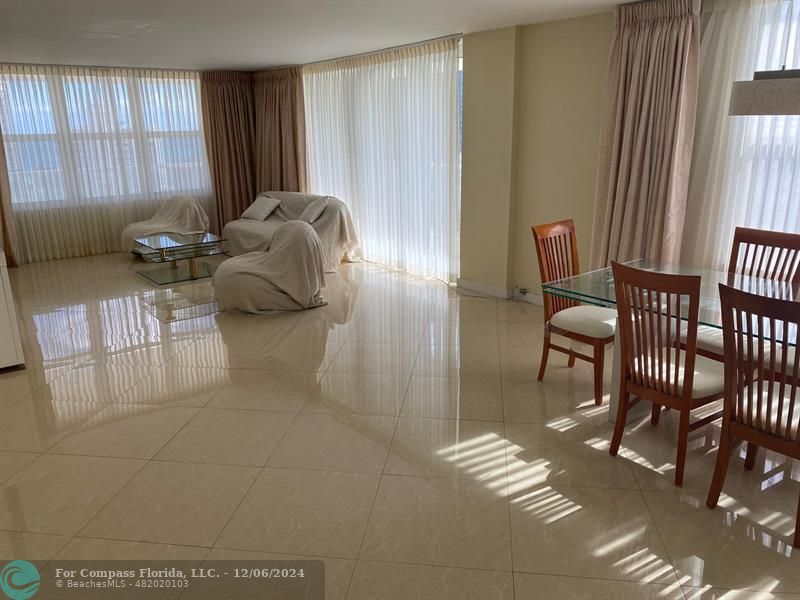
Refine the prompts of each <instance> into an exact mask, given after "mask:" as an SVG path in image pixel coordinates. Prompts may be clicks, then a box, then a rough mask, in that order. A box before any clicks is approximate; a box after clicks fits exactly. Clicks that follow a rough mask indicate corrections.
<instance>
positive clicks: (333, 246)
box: [222, 192, 359, 272]
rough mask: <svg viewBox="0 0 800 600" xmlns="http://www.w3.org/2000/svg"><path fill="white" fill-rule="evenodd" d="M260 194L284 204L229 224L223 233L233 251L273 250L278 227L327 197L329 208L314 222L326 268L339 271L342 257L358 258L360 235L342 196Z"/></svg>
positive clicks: (236, 253) (230, 251)
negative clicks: (260, 216)
mask: <svg viewBox="0 0 800 600" xmlns="http://www.w3.org/2000/svg"><path fill="white" fill-rule="evenodd" d="M259 196H266V197H268V198H274V199H275V200H279V201H280V204H279V205H278V207H277V208H276V209H275V210H274V211H273V212H272V213H271V214H270V215H269V216H268V217H267V218H266V219H265V220H263V221H261V220H253V219H237V220H235V221H231V222H229V223H228V224H226V225H225V227H224V229H223V231H222V237H223V238H225V239H226V240H227V241H226V248H227V250H228V252H229V253H230V254H232V255H234V256H239V255H241V254H246V253H248V252H255V251H261V252H265V251H267V250H269V247H270V243H271V242H272V236H273V235H274V234H275V231H277V229H278V227H280V226H281V225H283V224H284V223H286V222H287V221H295V220H298V219H299V218H300V216H301V215H302V214H303V211H304V210H305V208H306V207H307V206H308V205H309V204H311V203H312V202H314V201H315V200H318V199H320V198H327V206H326V207H325V210H324V211H323V212H322V214H321V215H320V216H319V218H317V219H316V220H315V221H313V222H312V223H311V226H312V227H313V228H314V230H315V231H316V232H317V235H318V236H319V239H320V243H321V244H322V252H323V256H324V259H325V271H326V272H333V271H335V270H336V267H337V266H338V265H339V264H340V263H341V262H342V260H347V261H354V260H357V259H358V258H359V243H358V236H357V234H356V229H355V226H354V225H353V219H352V217H351V216H350V210H349V209H348V208H347V205H345V204H344V202H342V201H341V200H339V199H338V198H334V197H333V196H319V195H315V194H303V193H300V192H262V193H261V194H259Z"/></svg>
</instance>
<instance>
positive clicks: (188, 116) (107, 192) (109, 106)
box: [0, 65, 211, 262]
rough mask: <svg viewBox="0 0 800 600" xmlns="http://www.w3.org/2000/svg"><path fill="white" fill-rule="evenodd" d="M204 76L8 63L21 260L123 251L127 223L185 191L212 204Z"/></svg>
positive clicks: (1, 86) (8, 143) (2, 115)
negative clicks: (122, 237) (202, 97)
mask: <svg viewBox="0 0 800 600" xmlns="http://www.w3.org/2000/svg"><path fill="white" fill-rule="evenodd" d="M199 83H200V82H199V75H198V73H195V72H188V71H160V70H143V69H102V68H90V67H56V66H40V65H0V128H2V130H3V132H4V135H3V142H4V148H5V153H6V166H7V169H8V170H7V173H8V181H9V186H10V189H11V209H12V212H13V220H14V224H15V226H16V230H17V239H16V242H17V244H16V245H17V250H18V259H19V260H20V262H31V261H38V260H49V259H54V258H67V257H73V256H86V255H90V254H100V253H104V252H114V251H119V250H121V249H122V248H121V246H120V232H121V230H122V228H123V227H124V226H125V225H127V224H128V223H131V222H133V221H140V220H143V219H147V218H149V217H151V216H152V215H153V213H155V211H156V210H157V208H158V206H159V205H160V203H161V202H163V201H164V200H165V199H167V198H169V197H170V196H173V195H176V194H181V195H189V196H194V197H196V198H197V199H198V200H199V201H200V202H201V203H203V204H206V205H207V204H208V202H209V200H210V192H211V188H210V181H209V174H208V164H207V160H206V152H205V145H204V140H203V125H202V120H201V115H200V102H199V100H200V95H199V87H200V86H199ZM12 239H13V237H12Z"/></svg>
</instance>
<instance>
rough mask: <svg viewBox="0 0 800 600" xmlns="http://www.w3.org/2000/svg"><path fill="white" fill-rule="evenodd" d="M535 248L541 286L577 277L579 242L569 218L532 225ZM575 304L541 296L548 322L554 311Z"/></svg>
mask: <svg viewBox="0 0 800 600" xmlns="http://www.w3.org/2000/svg"><path fill="white" fill-rule="evenodd" d="M531 230H532V232H533V240H534V245H535V246H536V256H537V257H538V259H539V275H540V277H541V280H542V283H549V282H551V281H557V280H559V279H565V278H567V277H573V276H574V275H579V274H580V266H579V264H578V241H577V238H576V236H575V223H573V222H572V219H567V220H564V221H557V222H555V223H547V224H544V225H534V226H533V227H531ZM577 305H578V303H577V302H575V301H574V300H570V299H568V298H563V297H561V296H554V295H552V294H545V295H544V310H545V319H546V320H550V317H552V316H553V315H554V314H556V313H557V312H559V311H561V310H564V309H565V308H569V307H571V306H577Z"/></svg>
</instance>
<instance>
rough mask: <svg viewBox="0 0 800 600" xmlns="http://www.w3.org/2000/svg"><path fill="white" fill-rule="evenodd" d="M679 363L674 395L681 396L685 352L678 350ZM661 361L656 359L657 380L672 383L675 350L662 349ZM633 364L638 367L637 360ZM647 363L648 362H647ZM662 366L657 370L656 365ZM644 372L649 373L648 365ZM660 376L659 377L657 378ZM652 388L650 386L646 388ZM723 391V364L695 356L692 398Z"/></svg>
mask: <svg viewBox="0 0 800 600" xmlns="http://www.w3.org/2000/svg"><path fill="white" fill-rule="evenodd" d="M667 352H669V373H667ZM678 352H679V358H678V360H679V361H680V362H679V363H678V389H677V392H676V395H678V396H680V395H682V394H683V380H684V376H685V368H684V365H685V364H686V352H684V351H683V350H679V351H678ZM661 354H662V355H663V357H664V358H663V361H659V360H658V359H656V366H655V373H656V379H657V380H659V381H660V380H664V381H668V382H672V381H674V379H675V364H676V350H675V348H663V349H662V351H661ZM633 360H634V363H636V364H637V365H638V362H637V359H636V358H634V359H633ZM648 362H649V361H648ZM659 362H662V363H663V366H661V368H660V369H659V365H658V363H659ZM645 371H646V372H647V373H650V368H649V365H645ZM659 375H660V376H659ZM648 387H652V386H648ZM724 389H725V366H724V365H723V363H721V362H719V361H716V360H713V359H710V358H706V357H705V356H700V355H696V356H695V361H694V379H693V381H692V398H705V397H706V396H713V395H718V394H722V392H723V390H724Z"/></svg>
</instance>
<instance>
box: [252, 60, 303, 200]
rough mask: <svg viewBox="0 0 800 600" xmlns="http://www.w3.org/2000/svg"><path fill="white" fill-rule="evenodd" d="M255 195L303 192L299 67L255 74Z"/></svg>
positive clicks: (301, 79) (301, 107)
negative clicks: (271, 192) (273, 192)
mask: <svg viewBox="0 0 800 600" xmlns="http://www.w3.org/2000/svg"><path fill="white" fill-rule="evenodd" d="M253 98H254V106H255V127H256V135H255V160H256V187H257V189H258V191H260V192H263V191H269V190H274V191H286V192H305V191H306V189H307V178H306V132H305V108H304V100H303V75H302V72H301V69H300V67H290V68H285V69H276V70H272V71H261V72H258V73H256V74H255V85H254V94H253Z"/></svg>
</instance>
